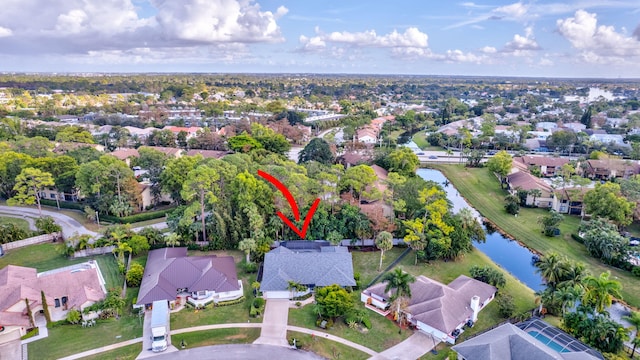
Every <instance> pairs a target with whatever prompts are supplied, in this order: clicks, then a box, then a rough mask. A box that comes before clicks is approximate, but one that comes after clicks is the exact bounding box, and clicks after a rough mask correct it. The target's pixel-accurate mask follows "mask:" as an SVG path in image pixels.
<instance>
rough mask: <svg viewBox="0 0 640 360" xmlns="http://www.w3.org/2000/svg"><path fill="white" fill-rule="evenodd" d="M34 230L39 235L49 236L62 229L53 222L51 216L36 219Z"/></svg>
mask: <svg viewBox="0 0 640 360" xmlns="http://www.w3.org/2000/svg"><path fill="white" fill-rule="evenodd" d="M36 228H38V231H39V232H40V233H41V234H51V233H55V232H60V231H62V227H61V226H60V225H58V224H56V222H55V221H54V220H53V218H52V217H51V216H45V217H41V218H37V219H36Z"/></svg>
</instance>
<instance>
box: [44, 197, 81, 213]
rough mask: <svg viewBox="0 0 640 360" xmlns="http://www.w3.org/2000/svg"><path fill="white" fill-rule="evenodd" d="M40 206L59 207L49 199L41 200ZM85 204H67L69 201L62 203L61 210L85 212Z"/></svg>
mask: <svg viewBox="0 0 640 360" xmlns="http://www.w3.org/2000/svg"><path fill="white" fill-rule="evenodd" d="M40 204H42V205H46V206H55V207H57V206H58V204H56V201H55V200H49V199H40ZM84 206H85V205H84V204H81V203H77V202H67V201H60V208H62V209H72V210H81V211H82V210H84Z"/></svg>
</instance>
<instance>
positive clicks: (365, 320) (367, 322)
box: [362, 316, 371, 329]
mask: <svg viewBox="0 0 640 360" xmlns="http://www.w3.org/2000/svg"><path fill="white" fill-rule="evenodd" d="M362 325H364V327H366V328H367V329H371V319H369V316H367V317H365V318H363V319H362Z"/></svg>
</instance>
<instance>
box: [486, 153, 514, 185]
mask: <svg viewBox="0 0 640 360" xmlns="http://www.w3.org/2000/svg"><path fill="white" fill-rule="evenodd" d="M512 163H513V158H512V157H511V155H509V153H508V152H506V151H504V150H503V151H499V152H498V153H497V154H495V155H494V156H492V157H491V159H489V161H487V167H488V168H489V170H490V171H491V172H493V173H496V174H497V175H498V176H499V177H500V186H502V184H504V179H505V178H506V176H507V175H509V173H510V172H511V164H512Z"/></svg>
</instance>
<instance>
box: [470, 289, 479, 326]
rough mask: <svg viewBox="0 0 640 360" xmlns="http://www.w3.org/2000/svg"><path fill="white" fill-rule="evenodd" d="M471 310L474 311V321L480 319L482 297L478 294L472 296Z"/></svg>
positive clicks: (472, 316)
mask: <svg viewBox="0 0 640 360" xmlns="http://www.w3.org/2000/svg"><path fill="white" fill-rule="evenodd" d="M471 311H473V315H471V320H473V322H476V321H478V313H479V312H480V297H479V296H477V295H475V296H474V297H472V298H471Z"/></svg>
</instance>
